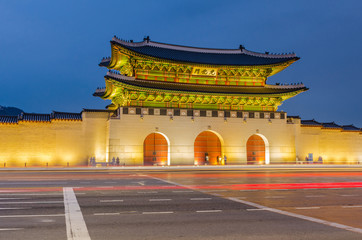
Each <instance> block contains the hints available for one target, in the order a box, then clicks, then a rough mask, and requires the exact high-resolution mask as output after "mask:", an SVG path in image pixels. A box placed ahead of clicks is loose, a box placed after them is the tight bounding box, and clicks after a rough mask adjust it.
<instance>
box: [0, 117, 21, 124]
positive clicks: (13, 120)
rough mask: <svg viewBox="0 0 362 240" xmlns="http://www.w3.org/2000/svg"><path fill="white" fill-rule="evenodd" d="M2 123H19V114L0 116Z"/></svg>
mask: <svg viewBox="0 0 362 240" xmlns="http://www.w3.org/2000/svg"><path fill="white" fill-rule="evenodd" d="M0 123H18V116H0Z"/></svg>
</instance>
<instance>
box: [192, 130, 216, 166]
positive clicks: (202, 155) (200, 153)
mask: <svg viewBox="0 0 362 240" xmlns="http://www.w3.org/2000/svg"><path fill="white" fill-rule="evenodd" d="M194 153H195V165H203V164H206V158H208V163H207V164H211V165H217V164H221V162H222V161H218V158H220V159H221V158H222V155H221V154H222V153H221V142H220V139H219V137H218V136H217V135H216V134H215V133H213V132H211V131H204V132H202V133H200V134H199V135H198V136H197V137H196V139H195V143H194Z"/></svg>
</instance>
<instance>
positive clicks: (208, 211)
mask: <svg viewBox="0 0 362 240" xmlns="http://www.w3.org/2000/svg"><path fill="white" fill-rule="evenodd" d="M196 212H197V213H215V212H222V210H199V211H196Z"/></svg>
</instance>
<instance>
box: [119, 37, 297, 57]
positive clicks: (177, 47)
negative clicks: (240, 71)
mask: <svg viewBox="0 0 362 240" xmlns="http://www.w3.org/2000/svg"><path fill="white" fill-rule="evenodd" d="M112 41H113V42H116V43H118V44H121V45H125V46H129V47H143V46H151V47H159V48H167V49H172V50H178V51H188V52H198V53H216V54H245V55H250V56H254V57H264V58H296V57H297V55H296V54H295V53H288V54H270V53H269V52H265V53H258V52H254V51H250V50H246V49H245V48H244V47H243V46H242V45H240V47H239V48H238V49H217V48H200V47H192V46H181V45H174V44H169V43H161V42H155V41H150V40H149V38H145V39H144V40H143V41H142V42H133V41H126V40H122V39H120V38H118V37H117V36H114V37H113V38H112Z"/></svg>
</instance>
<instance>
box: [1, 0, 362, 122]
mask: <svg viewBox="0 0 362 240" xmlns="http://www.w3.org/2000/svg"><path fill="white" fill-rule="evenodd" d="M0 23H1V24H0V33H1V34H0V49H1V54H0V59H1V64H0V79H1V86H2V93H1V95H0V105H3V106H14V107H18V108H21V109H23V110H24V111H25V112H35V113H50V112H51V111H53V110H55V111H68V112H80V111H81V110H82V108H100V109H104V108H105V106H106V105H108V104H109V102H106V101H104V100H101V99H100V98H96V97H93V96H92V94H93V92H94V91H95V89H96V88H97V87H103V86H104V79H103V76H104V75H105V73H106V71H107V70H106V69H105V68H101V67H98V63H99V62H100V60H101V59H102V57H106V56H110V54H111V49H110V43H109V41H110V40H111V38H112V37H113V36H114V35H117V36H118V37H119V38H123V39H133V40H134V41H142V40H143V37H145V36H147V35H149V36H150V38H151V40H153V41H158V42H165V43H171V44H179V45H186V46H196V47H208V48H229V49H235V48H238V47H239V45H240V44H243V45H244V46H245V47H246V49H248V50H251V51H257V52H264V51H269V52H271V53H287V52H295V53H296V54H297V56H299V57H301V59H300V60H299V61H297V62H296V63H294V64H293V65H292V66H290V67H289V68H287V69H286V70H284V71H283V72H281V73H279V74H276V75H274V76H272V77H270V78H269V80H268V83H270V84H274V83H276V82H281V83H295V82H303V83H304V84H305V85H306V86H307V87H309V88H310V90H309V91H307V92H305V93H302V94H300V95H298V96H296V97H294V98H292V99H290V100H287V101H285V102H284V104H283V105H282V106H281V107H280V108H279V110H283V111H286V112H287V113H288V115H299V116H300V117H301V118H302V119H312V118H314V119H316V120H317V121H320V122H332V121H335V122H336V123H337V124H341V125H347V124H351V123H353V124H354V125H356V126H358V127H362V107H361V102H362V101H361V100H362V96H361V89H362V77H361V73H360V72H361V70H362V57H361V56H362V1H360V0H344V1H337V0H335V1H334V0H319V1H315V0H313V1H312V0H311V1H308V0H303V1H290V0H286V1H279V0H270V1H267V0H264V1H261V0H260V1H259V0H258V1H228V0H224V1H211V0H205V1H196V0H190V1H189V0H187V1H176V0H175V1H169V0H167V1H166V0H165V1H156V0H154V1H141V0H138V1H80V0H79V1H76V0H73V1H45V0H44V1H38V0H32V1H27V0H23V1H22V0H14V1H9V0H0Z"/></svg>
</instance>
